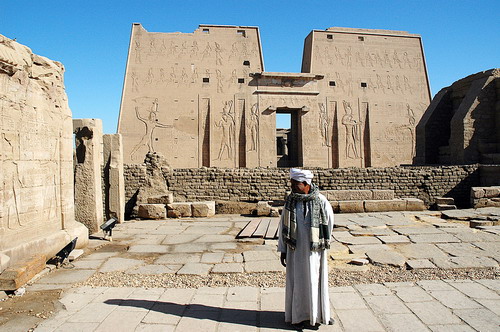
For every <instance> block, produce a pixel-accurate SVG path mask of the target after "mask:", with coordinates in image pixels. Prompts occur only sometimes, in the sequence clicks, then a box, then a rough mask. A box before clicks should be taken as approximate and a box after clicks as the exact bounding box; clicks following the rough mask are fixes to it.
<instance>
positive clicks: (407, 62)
mask: <svg viewBox="0 0 500 332" xmlns="http://www.w3.org/2000/svg"><path fill="white" fill-rule="evenodd" d="M403 63H404V64H405V65H406V66H408V68H411V62H410V58H409V57H408V52H403Z"/></svg>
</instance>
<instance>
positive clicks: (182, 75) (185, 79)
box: [181, 68, 188, 84]
mask: <svg viewBox="0 0 500 332" xmlns="http://www.w3.org/2000/svg"><path fill="white" fill-rule="evenodd" d="M181 82H182V83H184V84H187V83H188V76H187V74H186V68H182V73H181Z"/></svg>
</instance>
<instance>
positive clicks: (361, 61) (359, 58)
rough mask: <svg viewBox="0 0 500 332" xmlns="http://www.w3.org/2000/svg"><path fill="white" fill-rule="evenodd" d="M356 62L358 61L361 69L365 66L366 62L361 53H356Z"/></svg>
mask: <svg viewBox="0 0 500 332" xmlns="http://www.w3.org/2000/svg"><path fill="white" fill-rule="evenodd" d="M354 61H356V63H357V64H359V65H361V67H364V66H365V60H363V57H362V56H361V53H359V51H356V53H354Z"/></svg>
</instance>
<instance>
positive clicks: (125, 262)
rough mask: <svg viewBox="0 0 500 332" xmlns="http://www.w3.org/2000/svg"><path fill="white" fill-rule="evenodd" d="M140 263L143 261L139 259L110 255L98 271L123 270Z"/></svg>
mask: <svg viewBox="0 0 500 332" xmlns="http://www.w3.org/2000/svg"><path fill="white" fill-rule="evenodd" d="M141 264H144V261H142V260H139V259H130V258H120V257H112V258H110V259H108V260H107V261H106V262H105V263H104V264H103V265H102V266H101V267H100V268H99V272H117V271H125V270H129V269H131V268H133V267H137V266H139V265H141Z"/></svg>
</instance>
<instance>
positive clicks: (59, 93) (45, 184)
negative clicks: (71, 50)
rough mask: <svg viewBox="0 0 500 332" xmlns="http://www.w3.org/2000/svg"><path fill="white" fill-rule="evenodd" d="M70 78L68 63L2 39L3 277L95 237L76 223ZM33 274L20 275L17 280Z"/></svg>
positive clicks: (0, 264) (0, 194)
mask: <svg viewBox="0 0 500 332" xmlns="http://www.w3.org/2000/svg"><path fill="white" fill-rule="evenodd" d="M63 72H64V67H63V66H62V65H61V64H60V63H58V62H55V61H52V60H49V59H47V58H44V57H42V56H38V55H36V54H33V53H32V52H31V50H30V49H29V48H27V47H25V46H23V45H20V44H18V43H16V42H15V41H13V40H10V39H8V38H6V37H4V36H1V35H0V111H1V116H0V119H1V124H0V135H1V136H0V184H1V185H2V188H1V192H0V272H2V271H4V270H5V269H6V268H8V267H9V266H10V267H9V268H14V267H15V266H16V264H21V262H22V261H25V260H31V261H37V262H40V263H41V264H42V265H40V264H39V265H37V266H38V267H41V268H44V267H45V261H46V260H47V259H49V258H50V257H52V256H53V255H54V254H56V253H57V252H59V250H61V249H62V248H63V247H64V246H66V245H67V244H68V243H69V242H71V240H73V239H74V238H75V237H78V242H77V247H83V246H85V245H86V244H87V243H88V230H87V228H85V226H83V225H82V224H80V223H78V222H76V221H75V215H74V195H73V188H74V187H73V147H72V146H73V135H72V128H73V126H72V119H71V111H70V109H69V107H68V101H67V97H66V93H65V91H64V84H63ZM34 256H35V257H37V258H36V259H33V257H34ZM27 270H29V271H31V273H38V272H39V271H40V270H36V269H35V268H33V267H32V268H31V269H27ZM23 271H24V272H23ZM4 272H5V271H4ZM25 272H26V270H22V269H20V270H15V269H14V271H12V275H13V278H16V277H17V276H19V275H18V274H16V273H21V274H22V273H25ZM26 273H27V272H26ZM4 275H5V273H2V274H1V275H0V276H2V280H4V281H5V280H6V279H4V278H3V277H4ZM32 276H33V275H31V277H32ZM26 277H29V276H26ZM21 279H22V278H21ZM23 280H24V282H26V281H27V280H25V279H23ZM2 282H3V281H2ZM16 285H17V284H15V283H14V284H12V287H16ZM2 287H4V288H3V289H11V288H7V287H11V286H10V284H7V285H5V284H3V283H2ZM14 289H15V288H14Z"/></svg>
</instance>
